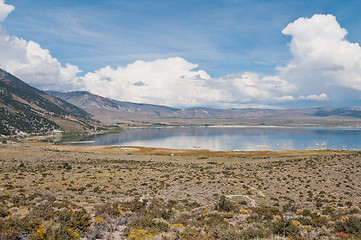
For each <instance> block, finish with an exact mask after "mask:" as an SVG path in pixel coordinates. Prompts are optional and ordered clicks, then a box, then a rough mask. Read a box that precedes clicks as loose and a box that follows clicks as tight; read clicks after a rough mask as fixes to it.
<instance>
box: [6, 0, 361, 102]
mask: <svg viewBox="0 0 361 240" xmlns="http://www.w3.org/2000/svg"><path fill="white" fill-rule="evenodd" d="M5 4H8V5H12V6H14V7H15V10H14V11H12V12H11V13H9V15H8V17H7V18H6V19H5V20H4V21H3V22H2V23H1V25H2V28H3V29H5V31H6V34H7V36H14V37H15V36H16V37H17V38H19V39H21V38H22V39H24V40H25V41H27V42H29V41H33V42H34V43H37V44H38V45H39V46H40V47H41V49H45V50H49V55H51V57H52V58H54V59H56V60H57V61H58V62H59V64H60V65H61V67H62V68H66V64H67V63H69V64H71V65H72V66H75V67H77V68H78V69H79V70H81V71H82V72H80V71H76V70H74V69H73V71H72V73H74V74H75V76H76V77H77V78H78V79H76V81H75V80H74V81H75V82H76V83H77V84H78V85H76V84H75V83H72V84H70V83H69V84H67V83H64V88H63V89H62V87H61V86H59V85H56V84H55V83H56V81H55V80H54V84H53V87H52V85H51V84H50V83H49V84H48V83H44V82H42V80H41V78H40V77H39V80H37V81H35V80H34V81H33V80H31V79H30V78H31V76H30V75H29V72H26V71H25V70H24V69H22V70H21V71H20V70H18V69H16V68H14V70H13V72H15V73H17V75H18V76H20V77H22V78H23V79H24V80H28V82H29V83H30V84H32V85H34V86H36V87H39V88H42V89H44V90H48V89H49V90H51V88H54V89H52V90H78V89H85V90H91V91H92V90H94V89H95V90H97V87H96V82H98V83H100V84H104V82H102V81H100V80H99V79H103V78H107V79H108V80H109V79H110V81H108V82H112V84H114V85H110V86H113V90H112V91H107V90H104V89H103V90H102V91H100V90H99V92H96V93H98V94H101V95H105V96H108V97H113V98H117V99H119V100H131V101H138V102H149V103H155V104H159V103H165V104H170V105H173V106H180V107H183V106H184V107H187V106H194V105H202V106H216V107H242V106H274V107H292V106H295V107H301V106H320V105H350V106H354V105H358V104H359V103H360V100H359V98H358V95H359V91H360V90H359V87H358V82H357V80H355V81H356V82H355V81H353V82H352V83H350V84H354V85H355V86H353V85H352V86H351V85H350V86H348V85H347V86H346V85H345V84H341V82H342V81H343V80H342V79H338V80H332V84H334V83H335V82H337V81H338V83H340V84H339V85H342V87H343V88H344V96H346V97H341V98H340V97H339V96H332V95H330V94H334V95H335V89H338V88H335V87H334V88H329V89H327V92H326V90H325V91H323V87H322V86H321V85H320V86H319V89H317V91H315V92H312V91H311V90H310V89H307V91H306V90H305V88H304V86H302V84H299V83H300V82H299V81H301V80H294V79H288V78H287V76H288V75H287V74H284V73H280V70H279V68H280V67H286V66H288V65H289V64H290V63H291V62H292V61H293V59H295V55H294V53H293V52H292V51H291V49H290V42H291V40H292V38H294V37H295V36H296V33H292V34H294V35H292V34H291V35H289V34H288V35H286V34H283V33H282V31H283V29H285V28H286V27H287V25H288V24H290V23H293V22H295V21H296V20H297V19H299V18H305V19H311V18H312V17H313V16H314V15H315V14H320V15H325V16H326V14H331V15H332V16H334V17H335V18H336V21H337V23H338V24H339V25H340V28H342V29H346V30H347V32H348V33H347V35H346V37H345V39H344V40H346V41H348V42H350V43H360V42H361V31H359V29H360V26H361V16H360V14H359V13H360V12H361V4H360V3H359V1H355V0H354V1H347V0H346V1H332V0H331V1H330V0H313V1H309V0H292V1H285V0H257V1H251V0H217V1H207V0H198V1H196V0H193V1H192V0H184V1H169V0H154V1H149V0H132V1H129V0H128V1H119V0H118V1H116V0H102V1H91V0H87V1H68V0H62V1H58V0H51V1H39V0H32V1H29V0H6V1H5ZM329 19H330V18H329ZM330 21H332V20H330ZM314 22H317V21H316V20H315V21H314ZM315 24H316V23H315ZM292 32H293V31H292ZM315 38H317V36H316V37H315ZM320 44H322V43H320ZM330 51H332V49H330ZM301 55H302V54H301ZM302 56H303V55H302ZM173 58H180V60H179V59H178V61H173V62H172V64H173V65H168V62H167V61H163V62H162V60H166V59H173ZM0 60H1V59H0ZM183 60H184V61H183ZM137 61H141V62H140V63H139V64H135V63H136V62H137ZM156 61H160V62H157V63H159V64H158V65H157V66H158V67H155V66H153V65H154V64H157V63H155V62H156ZM169 61H171V60H169ZM295 61H297V60H295ZM3 62H5V60H3ZM175 62H176V63H175ZM301 62H302V64H303V63H304V61H303V60H302V61H301ZM152 64H153V65H152ZM162 64H163V65H162ZM174 64H178V65H179V66H180V67H179V69H180V68H182V69H183V68H187V70H184V69H183V70H184V71H186V72H187V71H188V72H187V73H184V72H181V71H180V70H179V71H178V70H174V71H173V70H172V71H171V73H169V74H170V75H167V76H168V77H169V78H172V77H173V75H171V74H180V75H181V77H182V78H177V77H174V80H173V81H171V82H172V83H174V84H173V85H172V86H171V87H173V88H177V86H178V85H177V83H176V81H177V80H176V79H178V80H179V79H185V78H184V76H186V77H187V79H188V78H191V80H189V81H188V80H187V81H188V82H186V81H185V82H186V84H188V85H189V87H190V88H192V86H193V85H192V84H196V87H195V88H196V90H194V91H195V93H194V94H195V95H196V96H197V97H195V100H194V101H188V102H187V103H186V104H183V103H185V99H182V97H179V98H178V97H177V96H172V93H177V91H176V90H173V91H169V94H168V98H172V97H173V98H175V100H172V101H171V100H169V101H168V100H167V99H168V98H167V99H162V98H159V97H157V96H156V95H157V93H156V94H155V96H152V95H151V94H150V92H151V91H158V90H159V91H160V92H162V91H163V89H162V86H163V85H159V84H158V82H156V80H154V81H151V80H149V81H148V82H147V81H146V80H147V79H146V77H145V79H144V80H143V79H142V77H141V76H137V77H133V76H134V75H136V74H133V75H132V72H131V71H130V70H129V69H130V68H128V65H131V66H133V67H138V68H137V70H136V72H137V73H138V72H139V71H143V69H147V68H150V67H151V66H152V69H159V71H161V70H162V69H165V68H167V69H169V68H171V67H170V66H174ZM329 64H331V65H330V66H331V67H332V66H334V65H335V64H336V63H329ZM336 65H337V66H338V65H339V64H338V63H337V64H336ZM0 66H1V67H5V66H8V65H7V64H5V63H2V62H1V61H0ZM107 66H108V67H109V68H108V69H106V67H107ZM181 66H182V67H181ZM302 66H303V65H302ZM119 67H121V68H122V69H119ZM10 68H11V67H10ZM350 68H351V67H350ZM177 69H178V68H177ZM183 70H182V71H183ZM39 71H40V70H39ZM54 71H55V70H54ZM59 71H60V72H61V71H62V70H59ZM64 71H65V70H64ZM69 71H70V70H69ZM120 71H123V72H122V73H120ZM134 71H135V70H134ZM198 71H201V72H198ZM203 72H204V74H203ZM299 72H304V70H303V69H301V70H299ZM188 73H189V75H187V74H188ZM245 73H252V74H257V76H253V75H252V76H251V75H250V74H248V75H247V74H245ZM49 74H50V73H49ZM144 74H145V75H142V76H152V75H153V72H149V71H147V70H144ZM205 74H207V76H205ZM62 75H64V74H62ZM95 75H97V76H98V77H99V76H100V75H101V76H102V77H101V78H99V79H95V78H96V76H95ZM105 75H106V76H105ZM130 75H131V76H130ZM154 75H157V74H156V73H154ZM198 75H199V76H203V77H200V79H196V78H197V76H198ZM324 75H325V74H322V76H324ZM230 76H231V77H230ZM242 76H243V78H242ZM250 76H251V77H250ZM267 76H268V77H274V76H277V77H279V78H281V76H283V78H282V79H281V80H282V81H283V80H284V81H286V82H287V84H288V85H292V84H293V85H297V86H296V88H298V90H295V88H292V87H290V86H287V87H285V90H284V91H282V93H279V92H278V93H277V94H273V93H269V92H270V90H269V89H270V87H269V86H268V85H267V89H266V90H265V89H263V88H264V84H263V83H264V80H262V77H266V78H267ZM37 77H38V76H35V77H34V79H35V78H36V79H37ZM122 77H128V79H129V78H134V81H133V82H128V83H127V84H129V85H130V86H133V85H134V84H135V85H134V86H138V88H136V89H135V90H134V92H135V93H138V92H139V94H138V95H139V96H137V97H129V96H125V92H126V91H125V90H124V89H123V88H125V86H127V85H126V84H125V85H124V81H125V80H124V81H123V80H122ZM236 78H237V79H238V80H234V79H236ZM246 78H247V79H256V80H251V81H252V84H253V85H255V84H256V85H257V84H261V85H262V86H263V88H262V86H261V87H260V88H261V89H263V90H264V91H263V92H258V93H257V94H258V95H257V94H256V93H254V94H253V93H251V92H252V91H253V90H252V91H246V90H244V89H240V90H239V91H240V93H239V94H240V95H242V96H243V97H242V98H237V97H236V96H237V94H238V93H237V92H234V90H233V88H234V87H232V86H233V85H234V84H235V83H234V82H235V81H236V82H238V83H237V84H238V85H237V86H238V87H239V88H241V87H244V88H247V86H249V84H248V85H247V84H243V83H244V82H245V81H243V80H239V79H246ZM227 79H228V80H227ZM229 79H232V80H229ZM278 80H279V79H278ZM278 80H277V81H278ZM82 81H88V82H91V83H89V84H85V85H86V86H85V85H84V84H81V82H82ZM181 81H182V80H181ZM227 81H232V83H230V82H227ZM242 81H243V82H242ZM325 81H327V79H326V80H325ZM113 82H114V83H113ZM160 82H161V81H160ZM163 82H164V84H166V82H167V81H166V80H164V81H163ZM195 82H196V83H195ZM240 82H242V83H240ZM228 83H230V84H228ZM232 84H233V85H232ZM252 84H251V85H252ZM267 84H268V83H267ZM282 84H283V85H282V86H284V85H285V84H284V83H282ZM70 85H71V86H70ZM120 85H123V87H122V88H121V87H119V92H116V89H117V87H115V86H120ZM155 85H157V86H158V85H159V86H158V87H157V88H156V87H153V88H151V87H152V86H155ZM205 85H206V87H207V88H209V90H210V91H209V92H210V93H212V90H217V88H222V89H223V88H224V89H226V92H227V93H226V94H225V93H220V92H213V97H212V98H207V97H205V99H204V101H203V100H202V99H198V95H199V96H203V94H204V95H206V94H205V93H203V90H204V89H203V90H202V89H201V87H200V86H203V87H204V86H205ZM326 85H327V84H325V86H326ZM329 85H330V84H328V85H327V86H329ZM139 86H140V87H139ZM147 86H149V89H146V87H147ZM227 86H228V87H227ZM230 86H231V87H230ZM114 87H115V89H114ZM165 87H168V88H170V86H165ZM197 87H198V88H199V89H197ZM279 87H280V86H279V83H276V85H275V86H274V88H279ZM141 88H142V89H141ZM228 88H229V89H228ZM255 88H257V86H256V87H255ZM327 88H328V87H327ZM258 89H259V88H258ZM292 89H293V90H292ZM183 90H184V91H188V90H187V88H184V89H183ZM301 90H302V91H301ZM192 91H193V90H192ZM232 91H233V92H232ZM230 92H232V93H230ZM253 92H254V91H253ZM297 92H301V93H300V94H299V95H297ZM227 94H229V96H228V97H227V98H222V96H224V95H227ZM252 94H253V95H252ZM267 94H269V97H268V95H267ZM322 94H325V95H322ZM312 96H314V97H312ZM325 96H326V97H325ZM349 96H351V97H349ZM186 97H187V98H193V97H194V96H193V95H189V96H188V95H187V96H185V98H186ZM260 99H263V100H260ZM276 99H277V100H276ZM287 99H288V100H289V101H286V100H287ZM320 100H322V101H320Z"/></svg>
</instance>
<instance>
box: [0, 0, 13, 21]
mask: <svg viewBox="0 0 361 240" xmlns="http://www.w3.org/2000/svg"><path fill="white" fill-rule="evenodd" d="M14 9H15V7H14V6H12V5H8V4H5V2H4V0H0V22H2V21H4V20H5V18H6V17H7V16H8V15H9V13H11V12H12V11H13V10H14Z"/></svg>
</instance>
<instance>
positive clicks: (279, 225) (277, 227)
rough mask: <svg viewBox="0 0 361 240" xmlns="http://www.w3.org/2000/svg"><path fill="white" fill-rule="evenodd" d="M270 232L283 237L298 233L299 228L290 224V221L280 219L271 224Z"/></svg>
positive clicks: (293, 235)
mask: <svg viewBox="0 0 361 240" xmlns="http://www.w3.org/2000/svg"><path fill="white" fill-rule="evenodd" d="M272 233H273V234H276V235H279V236H284V237H289V236H292V237H295V236H297V235H298V233H299V229H298V227H297V226H295V225H294V224H292V221H290V220H285V219H282V220H280V221H277V222H274V223H273V224H272Z"/></svg>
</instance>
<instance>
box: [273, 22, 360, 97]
mask: <svg viewBox="0 0 361 240" xmlns="http://www.w3.org/2000/svg"><path fill="white" fill-rule="evenodd" d="M282 33H283V34H286V35H290V36H292V40H291V43H290V49H291V52H292V54H293V59H292V60H291V61H290V63H289V64H288V65H287V66H286V67H284V68H281V69H280V76H281V77H283V78H284V79H287V81H289V82H291V83H294V84H296V85H297V86H298V88H299V89H300V91H301V92H302V93H303V94H304V95H307V94H310V95H313V94H312V91H328V90H331V89H332V88H334V89H335V88H338V90H340V87H346V88H352V89H357V90H361V48H360V46H359V44H358V43H351V42H349V41H347V40H346V39H345V37H346V35H347V31H346V30H345V29H344V28H341V26H340V24H339V23H338V22H337V20H336V18H335V17H334V16H332V15H314V16H313V17H312V18H310V19H307V18H299V19H298V20H296V21H295V22H293V23H290V24H288V26H287V27H286V28H285V29H283V31H282ZM341 89H342V88H341ZM339 92H342V91H339ZM317 100H318V99H317Z"/></svg>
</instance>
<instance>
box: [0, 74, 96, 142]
mask: <svg viewBox="0 0 361 240" xmlns="http://www.w3.org/2000/svg"><path fill="white" fill-rule="evenodd" d="M90 117H91V115H90V114H89V113H87V112H85V111H84V110H82V109H80V108H78V107H76V106H74V105H72V104H70V103H68V102H66V101H64V100H61V99H57V98H54V97H52V96H50V95H48V94H46V93H45V92H42V91H40V90H38V89H36V88H34V87H31V86H29V85H28V84H26V83H25V82H23V81H21V80H20V79H18V78H17V77H15V76H13V75H11V74H10V73H8V72H6V71H4V70H2V69H0V134H1V135H13V134H23V133H45V132H51V131H54V130H68V129H70V128H76V127H78V128H79V129H81V128H87V127H88V128H89V127H91V125H89V123H90V122H91V121H92V120H91V118H90ZM70 126H71V127H70Z"/></svg>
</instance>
